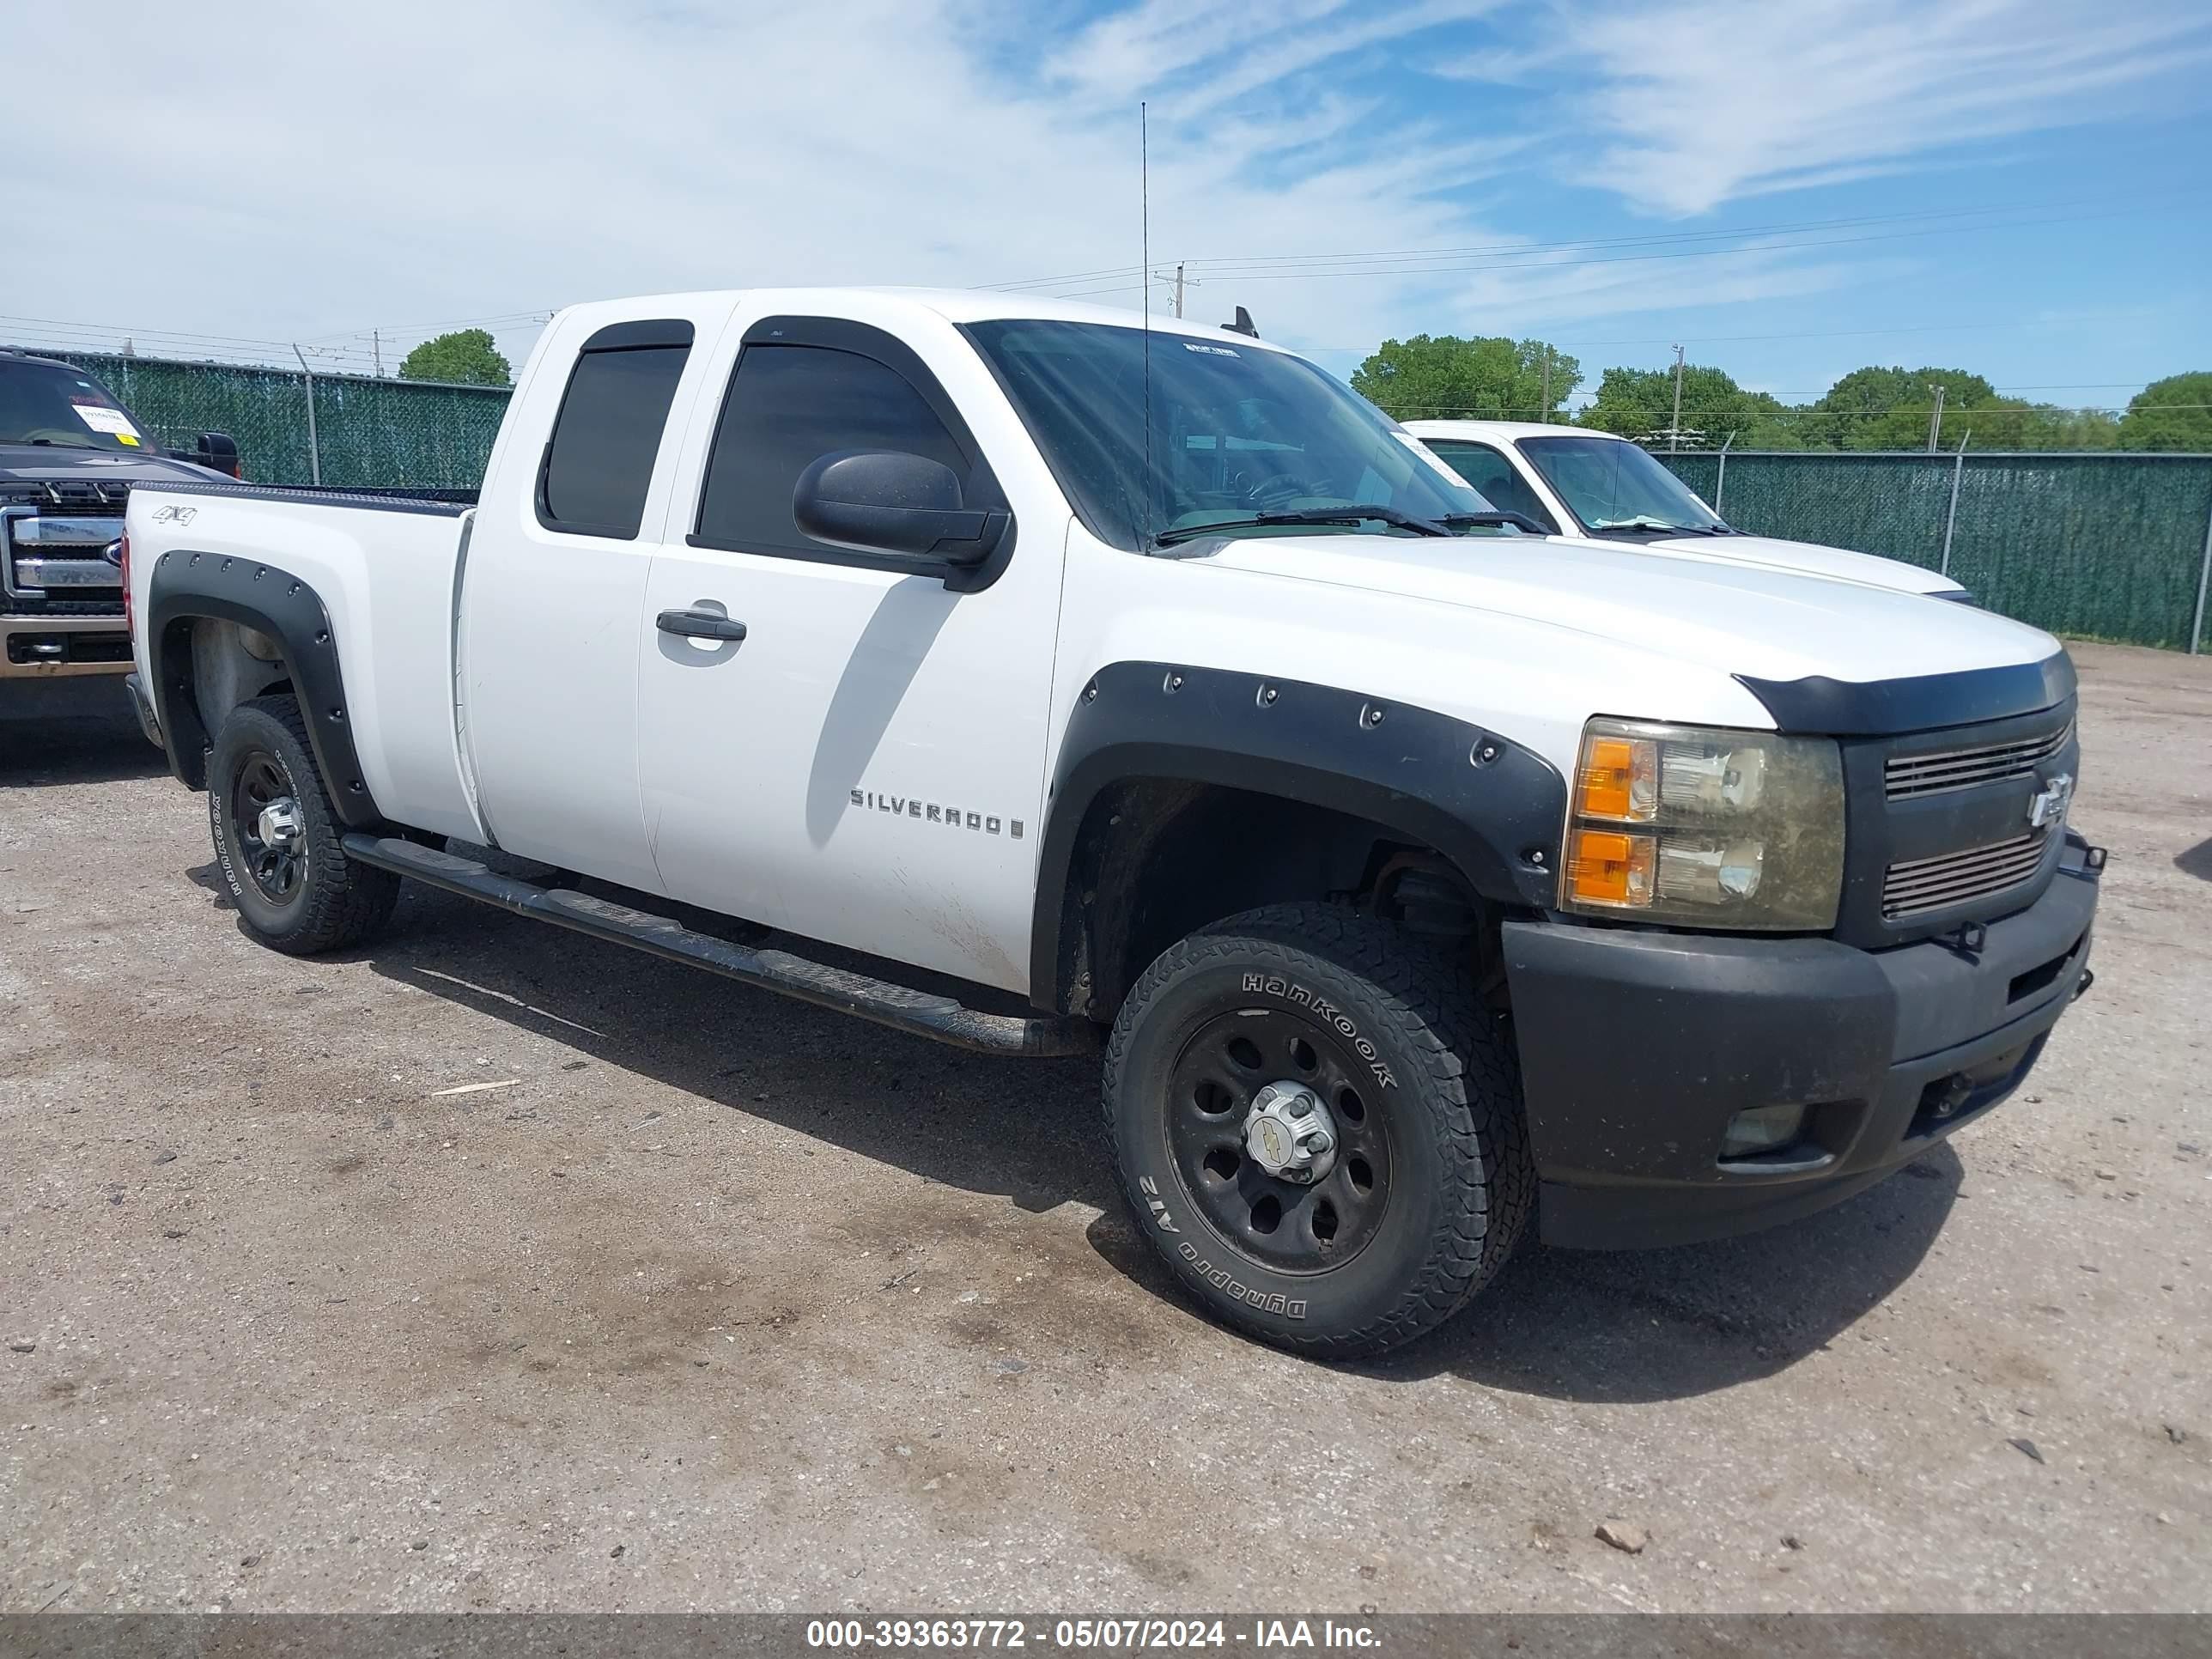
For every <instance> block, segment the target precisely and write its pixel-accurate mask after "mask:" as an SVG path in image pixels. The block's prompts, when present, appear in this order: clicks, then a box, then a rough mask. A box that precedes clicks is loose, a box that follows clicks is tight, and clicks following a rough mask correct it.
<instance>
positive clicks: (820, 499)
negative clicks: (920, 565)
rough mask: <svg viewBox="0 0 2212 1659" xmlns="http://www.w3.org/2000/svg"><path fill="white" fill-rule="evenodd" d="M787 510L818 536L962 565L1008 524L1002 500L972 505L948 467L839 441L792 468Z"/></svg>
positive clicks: (976, 559)
mask: <svg viewBox="0 0 2212 1659" xmlns="http://www.w3.org/2000/svg"><path fill="white" fill-rule="evenodd" d="M791 515H792V518H793V521H794V522H796V523H797V525H798V526H799V529H800V530H802V531H804V532H805V533H806V534H807V535H809V536H811V537H812V538H814V539H815V540H816V541H817V542H827V543H829V544H830V545H831V546H832V547H844V548H850V549H852V550H854V551H856V552H861V553H888V554H893V555H897V556H903V557H906V558H911V559H916V560H929V561H933V562H937V563H940V564H945V565H950V566H952V567H955V568H962V569H965V568H970V567H973V566H977V565H981V564H982V563H984V562H986V561H987V560H988V559H989V558H990V557H991V556H992V555H993V554H994V553H995V552H997V551H998V550H999V549H1000V545H1001V544H1003V543H1004V542H1005V541H1006V537H1007V535H1008V533H1009V532H1010V531H1011V530H1012V525H1013V515H1012V513H1009V512H1007V511H1006V508H1004V507H969V506H967V505H966V504H965V503H964V502H963V499H962V496H961V489H960V480H959V478H958V477H957V475H956V474H955V473H954V472H953V471H952V469H951V468H950V467H948V466H946V465H944V464H943V463H941V462H939V461H933V460H930V459H927V457H925V456H921V455H908V454H905V453H899V452H896V451H892V450H882V449H844V450H837V451H835V452H833V453H829V454H827V455H824V456H823V457H822V458H821V459H818V460H817V461H816V462H814V464H813V465H811V466H809V467H808V468H807V469H806V471H804V472H802V473H800V474H799V483H798V485H797V487H796V488H795V489H793V492H792V498H791Z"/></svg>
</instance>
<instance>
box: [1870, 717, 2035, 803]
mask: <svg viewBox="0 0 2212 1659" xmlns="http://www.w3.org/2000/svg"><path fill="white" fill-rule="evenodd" d="M2073 736H2074V723H2073V722H2072V721H2071V720H2069V721H2068V722H2067V723H2066V724H2065V725H2064V726H2061V727H2060V728H2059V729H2058V730H2057V731H2056V732H2051V734H2050V735H2048V736H2047V737H2039V738H2022V739H2021V740H2019V741H2017V742H2014V743H1997V744H1985V745H1984V746H1982V747H1979V748H1975V749H1947V750H1943V751H1942V753H1940V754H1934V755H1899V756H1896V757H1893V758H1892V759H1891V760H1889V761H1888V762H1887V763H1886V764H1885V765H1884V766H1883V768H1882V784H1883V788H1884V791H1885V793H1887V796H1888V798H1889V799H1891V800H1914V799H1918V798H1919V797H1921V796H1923V795H1941V794H1946V793H1949V792H1950V791H1952V790H1954V789H1978V788H1979V787H1981V786H1982V785H1984V784H1985V783H2002V782H2004V781H2006V780H2007V779H2009V778H2029V777H2033V776H2034V775H2035V769H2036V768H2037V767H2039V766H2040V765H2041V764H2043V763H2044V762H2045V761H2047V760H2049V759H2050V758H2051V757H2052V756H2054V755H2056V754H2057V753H2059V752H2060V751H2061V750H2063V749H2064V748H2065V747H2066V745H2067V744H2068V743H2069V742H2070V741H2072V739H2073Z"/></svg>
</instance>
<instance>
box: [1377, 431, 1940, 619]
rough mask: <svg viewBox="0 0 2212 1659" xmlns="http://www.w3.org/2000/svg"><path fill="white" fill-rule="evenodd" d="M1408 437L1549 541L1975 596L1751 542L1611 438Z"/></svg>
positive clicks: (1844, 556)
mask: <svg viewBox="0 0 2212 1659" xmlns="http://www.w3.org/2000/svg"><path fill="white" fill-rule="evenodd" d="M1406 430H1407V431H1408V432H1410V433H1412V434H1413V435H1414V436H1415V437H1417V438H1419V440H1420V441H1422V442H1423V443H1425V444H1426V445H1427V446H1428V447H1430V448H1431V450H1433V451H1435V452H1436V453H1437V455H1438V456H1439V457H1441V458H1442V459H1443V462H1444V464H1445V465H1447V466H1449V467H1450V468H1451V470H1452V471H1455V472H1456V473H1458V474H1459V475H1460V477H1462V478H1464V479H1466V480H1467V482H1468V483H1470V484H1472V485H1473V486H1474V488H1475V489H1478V490H1480V492H1481V494H1482V495H1483V497H1484V498H1485V499H1486V500H1487V501H1490V502H1491V503H1492V505H1493V506H1496V507H1504V508H1506V509H1508V510H1510V511H1511V512H1515V513H1520V514H1521V515H1522V517H1524V518H1527V519H1529V520H1533V521H1534V526H1535V527H1537V528H1541V529H1542V530H1544V531H1546V532H1549V533H1551V534H1554V535H1559V534H1565V535H1566V536H1569V537H1571V538H1597V539H1601V540H1606V541H1615V542H1622V543H1626V544H1630V545H1632V546H1636V547H1641V548H1643V549H1644V550H1646V551H1649V552H1654V553H1662V554H1666V555H1668V556H1672V557H1675V558H1691V559H1705V560H1709V561H1718V562H1723V563H1728V564H1757V565H1765V566H1767V567H1769V568H1772V569H1777V570H1802V571H1806V572H1808V573H1809V574H1814V575H1818V576H1832V577H1834V578H1836V579H1837V580H1840V581H1853V582H1867V583H1870V584H1871V585H1873V586H1876V587H1893V588H1895V589H1897V590H1898V591H1899V592H1903V593H1925V594H1928V595H1929V597H1930V598H1933V599H1960V600H1964V599H1968V598H1969V597H1970V596H1969V595H1968V593H1967V592H1966V589H1965V588H1963V587H1961V586H1959V584H1958V583H1957V582H1955V581H1954V580H1951V578H1950V577H1948V576H1946V575H1941V574H1937V573H1936V571H1933V570H1928V569H1923V568H1922V567H1921V566H1919V565H1917V564H1909V563H1907V562H1905V561H1904V560H1903V559H1885V558H1881V557H1880V556H1877V555H1875V554H1872V553H1854V552H1852V551H1851V550H1850V549H1849V548H1843V547H1826V546H1823V545H1821V544H1819V543H1817V542H1790V541H1783V540H1780V539H1778V538H1776V537H1772V536H1753V535H1749V534H1747V533H1746V532H1743V531H1741V530H1738V529H1736V528H1735V526H1732V525H1730V524H1729V523H1728V522H1726V521H1725V520H1723V519H1722V517H1721V515H1720V514H1719V513H1716V512H1715V511H1714V510H1713V509H1712V508H1711V507H1709V506H1707V505H1706V504H1705V501H1704V500H1703V499H1701V498H1700V497H1699V495H1698V494H1697V492H1696V491H1694V490H1692V489H1691V488H1690V487H1689V485H1687V484H1686V483H1683V482H1682V481H1681V480H1680V478H1678V477H1675V476H1674V474H1673V473H1672V472H1669V471H1668V470H1667V469H1666V467H1664V466H1663V465H1661V464H1660V463H1659V462H1658V461H1657V460H1656V459H1653V457H1652V456H1651V455H1650V453H1648V452H1647V451H1645V450H1644V448H1643V447H1641V446H1640V445H1638V444H1633V443H1631V442H1630V441H1628V440H1627V439H1626V438H1622V437H1618V436H1616V435H1613V433H1610V432H1595V431H1591V430H1589V429H1588V428H1582V427H1565V426H1536V425H1531V424H1528V423H1526V422H1517V421H1408V422H1407V423H1406Z"/></svg>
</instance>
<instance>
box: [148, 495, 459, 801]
mask: <svg viewBox="0 0 2212 1659" xmlns="http://www.w3.org/2000/svg"><path fill="white" fill-rule="evenodd" d="M473 494H474V492H472V491H459V490H447V491H435V492H409V493H404V494H401V493H396V492H382V491H372V490H360V489H313V488H308V489H297V488H293V487H289V486H285V485H275V484H256V483H242V484H240V483H198V482H193V483H161V484H142V485H140V486H139V487H138V488H137V489H135V490H134V491H132V493H131V506H130V508H129V512H128V513H127V516H126V523H127V524H128V526H129V530H130V540H131V586H132V590H133V592H134V595H135V597H136V599H137V604H138V607H139V616H140V617H141V619H142V624H143V619H144V618H146V617H149V615H150V614H151V611H150V607H149V596H150V595H151V592H152V588H153V584H154V583H155V582H156V581H157V580H163V578H161V576H160V575H159V574H158V568H159V566H160V563H161V559H162V557H163V556H164V555H171V556H175V557H176V558H178V559H180V560H184V561H190V560H191V558H192V557H193V556H195V555H199V556H203V557H206V556H213V557H215V558H216V559H218V560H219V561H221V562H224V563H225V564H228V562H232V561H240V562H244V561H251V562H253V563H254V565H255V566H256V568H265V569H266V570H268V571H269V572H270V573H271V574H282V575H283V576H284V577H286V578H289V580H291V581H293V582H297V583H300V584H302V585H303V586H304V587H305V588H306V589H307V590H310V591H311V592H313V597H314V599H315V600H316V601H318V602H319V605H320V606H321V608H322V611H323V612H324V614H325V615H326V616H327V617H328V618H329V626H330V629H331V631H332V633H333V634H334V635H336V636H337V638H339V639H343V640H344V641H348V647H349V648H348V650H347V652H346V653H345V658H344V664H343V672H344V688H343V689H344V700H345V703H346V706H347V713H346V719H347V723H348V726H349V731H350V733H351V739H352V743H353V746H354V749H355V751H356V755H357V757H358V759H359V764H360V768H361V776H362V781H363V782H364V783H365V784H366V785H367V787H368V792H369V793H370V795H371V796H372V798H373V799H374V800H375V802H376V803H377V805H379V806H380V807H381V808H382V809H383V810H384V811H386V812H387V813H389V814H391V815H392V816H394V817H399V818H400V819H401V820H402V821H403V822H405V823H410V824H415V825H417V826H419V827H421V828H422V829H434V830H437V831H439V832H441V833H442V834H446V835H459V836H474V837H476V838H478V839H481V838H482V834H483V825H482V823H481V822H480V820H479V818H478V816H477V808H476V802H475V799H474V792H473V791H472V790H471V788H470V787H469V784H468V781H467V780H466V777H465V774H464V771H463V768H462V763H461V757H460V748H459V738H458V736H457V733H456V731H455V725H454V713H453V666H454V617H455V615H456V608H457V604H458V599H459V582H460V568H461V554H462V550H463V548H464V547H465V545H466V542H467V530H468V520H469V517H470V515H471V513H473V512H474V511H475V510H476V509H475V507H474V505H473V500H472V498H473ZM173 568H179V567H173ZM179 574H181V568H179ZM150 643H151V642H149V641H148V640H146V639H144V638H143V637H142V638H141V639H140V640H139V641H137V650H138V652H139V653H141V662H140V667H141V670H142V671H146V670H147V669H148V668H149V664H150V655H149V645H150ZM155 683H156V678H155V676H153V675H151V674H150V673H149V674H148V684H149V685H151V684H155Z"/></svg>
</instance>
